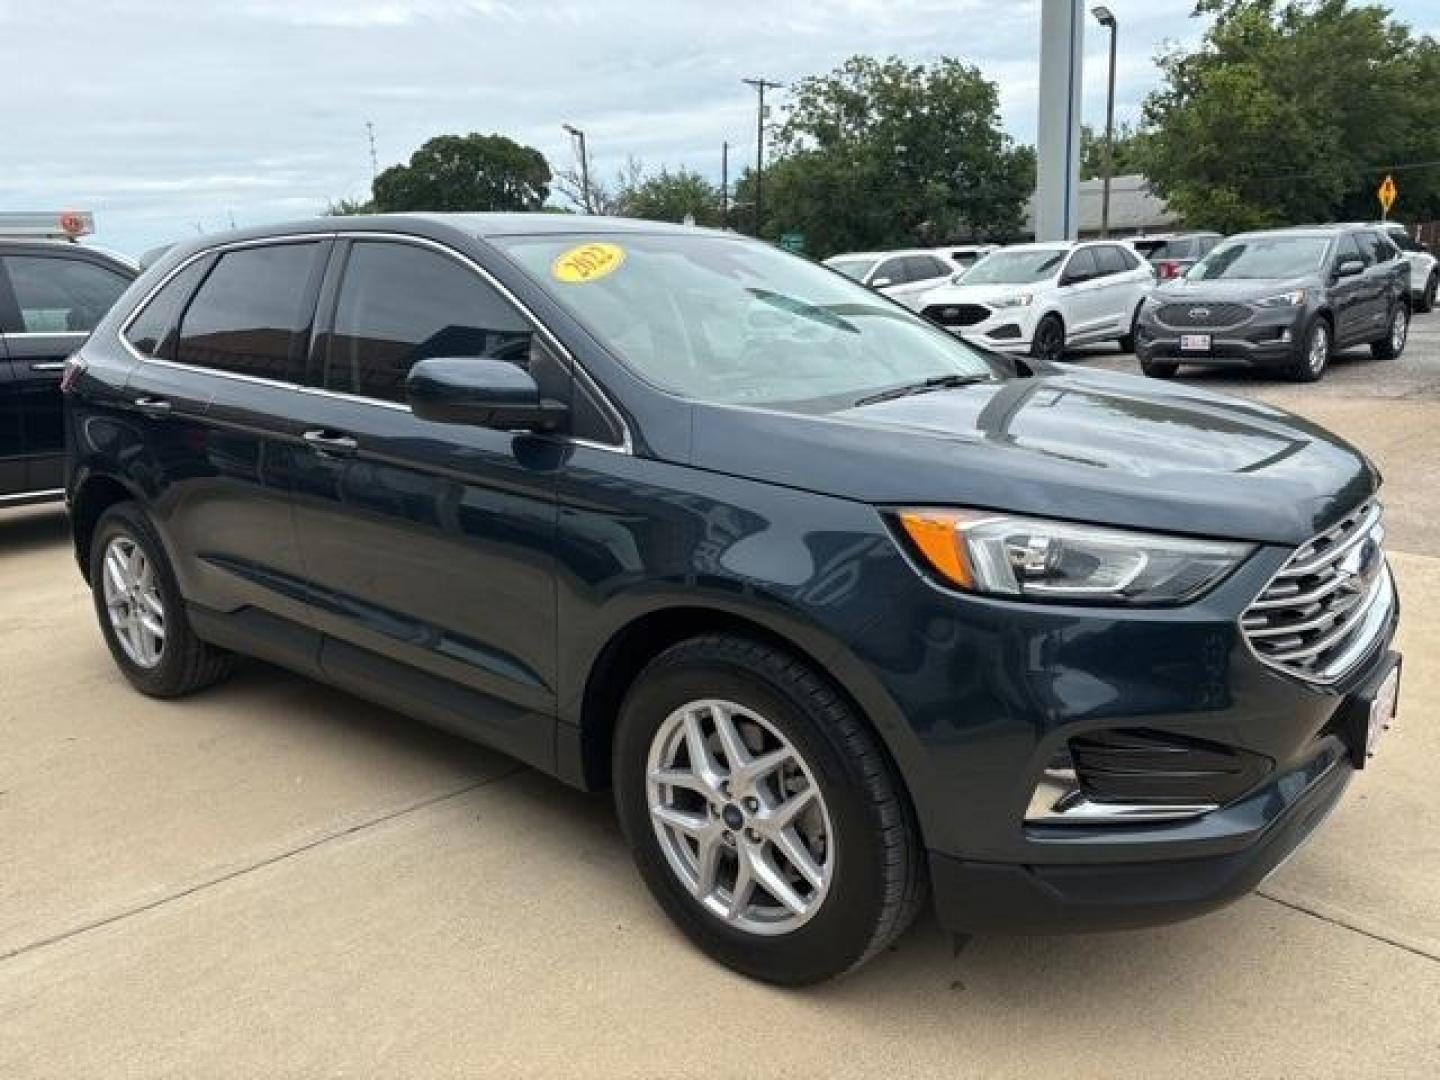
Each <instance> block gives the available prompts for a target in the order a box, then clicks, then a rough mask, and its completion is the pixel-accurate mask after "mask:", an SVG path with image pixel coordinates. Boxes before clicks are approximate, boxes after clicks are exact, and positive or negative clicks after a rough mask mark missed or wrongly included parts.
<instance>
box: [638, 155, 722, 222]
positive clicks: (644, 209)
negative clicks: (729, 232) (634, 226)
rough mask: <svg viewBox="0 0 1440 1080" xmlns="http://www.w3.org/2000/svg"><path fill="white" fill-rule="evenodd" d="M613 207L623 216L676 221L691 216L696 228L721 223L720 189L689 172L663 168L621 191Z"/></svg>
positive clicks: (695, 173)
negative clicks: (615, 205)
mask: <svg viewBox="0 0 1440 1080" xmlns="http://www.w3.org/2000/svg"><path fill="white" fill-rule="evenodd" d="M616 204H617V207H616V212H617V213H619V214H621V215H623V216H625V217H635V218H646V219H648V220H651V221H675V222H679V221H684V220H685V215H686V214H690V215H692V216H693V217H694V218H695V224H697V225H710V226H714V225H719V224H720V188H719V187H718V186H717V185H715V184H712V183H711V182H710V181H709V180H707V179H705V177H703V176H701V175H700V174H699V173H697V172H695V171H693V170H691V169H684V168H681V169H677V170H676V171H675V172H671V171H670V170H669V169H666V168H663V167H662V168H661V170H660V171H659V172H658V173H654V174H652V175H650V176H648V177H645V178H644V179H641V180H639V181H638V182H636V183H634V184H633V185H631V186H629V187H626V188H624V189H622V190H621V191H620V192H619V194H618V195H617V197H616Z"/></svg>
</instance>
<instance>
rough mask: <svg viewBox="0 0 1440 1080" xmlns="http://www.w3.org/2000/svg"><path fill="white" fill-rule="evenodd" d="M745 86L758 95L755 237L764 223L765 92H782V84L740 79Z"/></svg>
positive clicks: (766, 80) (767, 80) (763, 80)
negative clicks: (762, 187) (751, 88)
mask: <svg viewBox="0 0 1440 1080" xmlns="http://www.w3.org/2000/svg"><path fill="white" fill-rule="evenodd" d="M740 81H741V82H743V83H744V84H745V85H746V86H753V87H755V90H756V91H757V93H759V95H760V102H759V107H758V108H757V110H756V112H755V235H756V236H759V235H760V223H761V222H762V221H764V220H765V219H764V217H763V215H762V209H763V206H764V202H763V197H762V194H761V182H762V179H763V176H764V172H765V91H766V90H783V89H784V88H785V84H784V83H778V82H771V81H770V80H769V79H741V80H740Z"/></svg>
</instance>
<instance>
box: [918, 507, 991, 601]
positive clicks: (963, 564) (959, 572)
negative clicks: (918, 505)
mask: <svg viewBox="0 0 1440 1080" xmlns="http://www.w3.org/2000/svg"><path fill="white" fill-rule="evenodd" d="M964 520H966V518H965V517H964V515H961V514H947V513H945V512H943V511H938V510H904V511H901V513H900V526H901V528H903V529H904V530H905V535H906V536H908V537H910V541H911V543H913V544H914V545H915V546H916V548H918V549H919V551H920V554H922V555H924V556H925V560H926V562H928V563H929V564H930V568H931V569H932V570H934V571H935V572H936V573H937V574H940V575H941V576H942V577H944V578H945V579H946V580H947V581H950V582H952V583H953V584H955V585H959V586H961V587H962V588H966V589H968V588H970V587H971V586H973V585H974V583H975V575H974V574H973V573H971V571H970V562H969V560H968V559H967V558H966V557H965V542H964V541H963V540H962V539H961V537H960V533H959V530H958V526H959V525H960V524H961V522H962V521H964Z"/></svg>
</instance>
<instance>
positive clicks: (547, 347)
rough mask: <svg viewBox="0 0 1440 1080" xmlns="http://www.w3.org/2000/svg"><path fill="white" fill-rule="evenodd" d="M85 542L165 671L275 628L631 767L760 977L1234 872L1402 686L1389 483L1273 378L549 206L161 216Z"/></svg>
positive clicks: (1138, 903) (80, 457)
mask: <svg viewBox="0 0 1440 1080" xmlns="http://www.w3.org/2000/svg"><path fill="white" fill-rule="evenodd" d="M65 384H66V387H67V391H68V399H67V400H68V425H67V430H68V440H69V476H68V497H69V501H70V509H71V513H72V517H73V522H74V534H75V551H76V555H77V557H78V559H79V563H80V567H81V569H82V571H83V572H84V574H85V575H86V577H87V579H88V581H89V583H90V586H91V588H92V590H93V592H94V596H95V606H96V611H97V614H98V616H99V622H100V627H101V630H102V631H103V633H104V635H105V639H106V641H107V643H108V644H109V647H110V649H111V651H112V653H113V654H114V656H115V660H116V662H117V663H118V664H119V665H120V667H121V669H122V670H123V671H124V673H125V675H126V676H127V677H128V678H129V680H130V681H131V682H132V683H133V684H134V685H135V686H136V687H137V688H138V689H140V690H141V691H143V692H145V693H148V694H152V695H155V696H158V697H175V696H178V695H181V694H186V693H189V692H191V691H194V690H197V689H199V688H200V687H203V686H205V685H206V684H208V683H211V682H213V681H214V680H216V679H218V678H220V677H221V676H222V675H223V674H224V673H225V671H226V670H227V668H228V667H229V665H230V662H231V658H232V656H233V655H234V654H236V653H243V654H249V655H251V656H258V657H262V658H264V659H266V660H269V661H273V662H275V663H278V664H282V665H284V666H286V667H289V668H292V669H294V670H296V671H300V672H303V673H305V674H308V675H311V676H313V677H315V678H317V679H323V680H326V681H328V682H330V683H333V684H335V685H337V686H342V687H344V688H346V689H348V690H350V691H353V692H355V693H358V694H361V695H364V696H367V697H369V698H373V699H374V700H376V701H378V702H382V703H384V704H387V705H390V706H393V707H395V708H396V709H400V710H402V711H404V712H407V713H410V714H412V715H414V716H417V717H420V718H422V719H425V720H428V721H430V722H433V723H435V724H439V725H441V726H443V727H446V728H449V729H451V730H453V731H456V732H459V733H461V734H463V735H466V736H469V737H471V738H474V739H477V740H480V741H482V742H485V743H487V744H489V745H491V746H494V747H498V748H499V749H501V750H503V751H505V752H506V753H508V754H511V755H513V756H514V757H516V758H518V759H520V760H522V761H524V762H527V763H529V764H531V765H533V766H535V767H536V768H539V769H542V770H544V771H546V772H548V773H551V774H554V775H555V776H558V777H560V778H561V779H563V780H565V781H567V782H569V783H571V784H575V785H578V786H581V787H585V788H598V787H602V786H606V785H609V786H611V787H612V788H613V790H614V794H615V802H616V806H617V810H618V814H619V818H620V822H621V825H622V828H623V830H624V833H625V835H626V837H627V839H628V841H629V843H630V845H631V847H632V848H633V850H634V852H635V857H636V861H637V863H638V865H639V868H640V871H641V873H642V874H643V876H644V878H645V880H646V881H647V883H648V884H649V886H650V888H651V889H652V890H653V892H654V894H655V896H656V897H657V899H658V901H659V902H660V903H661V904H662V905H663V906H664V908H665V909H666V910H667V911H668V912H669V913H670V915H671V916H672V917H673V918H674V919H675V920H676V922H678V923H679V925H680V926H681V927H682V928H684V930H685V931H686V932H687V933H688V934H689V935H690V936H691V937H692V938H693V939H694V940H695V941H696V942H697V943H699V944H700V945H701V946H702V947H703V948H704V949H706V950H707V951H708V952H709V953H710V954H711V955H713V956H715V957H717V958H718V959H720V960H722V961H723V962H725V963H727V964H729V965H731V966H733V967H735V968H737V969H739V970H741V971H743V972H746V973H748V974H751V975H754V976H757V977H759V978H762V979H767V980H771V981H775V982H781V983H804V982H811V981H814V980H818V979H822V978H826V977H829V976H834V975H837V974H840V973H843V972H845V971H848V970H850V969H853V968H854V967H856V966H857V965H859V964H861V963H862V962H864V961H865V960H866V959H867V958H869V957H871V956H873V955H874V954H875V953H876V952H877V951H879V950H880V949H882V948H884V947H885V946H886V944H887V943H889V942H890V941H892V940H893V939H894V938H895V937H896V936H897V935H898V934H899V933H900V932H901V931H902V930H904V928H905V926H906V925H907V924H908V922H909V921H910V919H911V917H912V916H913V915H914V914H915V912H916V911H917V910H918V909H919V908H920V907H921V905H922V903H923V902H924V900H925V898H926V896H927V893H933V896H934V902H935V905H936V907H937V909H938V912H939V915H940V918H941V920H942V922H943V923H944V925H946V926H948V927H951V928H953V929H955V930H957V931H962V932H982V931H1000V930H1022V931H1036V930H1074V929H1104V928H1115V927H1125V926H1134V925H1140V924H1144V923H1149V922H1155V921H1161V920H1166V919H1174V918H1180V917H1183V916H1187V915H1193V914H1196V913H1199V912H1202V911H1205V910H1207V909H1210V908H1213V907H1215V906H1217V905H1219V904H1221V903H1223V902H1225V901H1227V900H1230V899H1232V898H1234V897H1236V896H1239V895H1241V894H1243V893H1244V892H1245V891H1247V890H1248V889H1250V888H1251V887H1253V886H1254V885H1255V883H1256V882H1258V881H1259V880H1260V879H1261V878H1262V877H1263V876H1264V875H1265V874H1266V873H1268V872H1269V871H1270V870H1271V869H1272V868H1273V867H1275V866H1276V865H1277V864H1278V863H1279V862H1280V861H1281V860H1282V859H1283V858H1284V857H1285V856H1286V855H1287V854H1289V853H1290V852H1291V851H1292V850H1294V848H1295V847H1296V846H1297V845H1298V844H1299V843H1300V842H1301V841H1302V840H1304V838H1305V837H1306V836H1307V835H1308V834H1309V833H1310V831H1311V830H1312V829H1313V828H1314V827H1315V826H1316V824H1317V823H1318V822H1319V821H1320V819H1321V818H1322V817H1323V816H1324V815H1325V813H1326V812H1327V811H1328V810H1329V809H1330V808H1331V807H1332V806H1333V805H1334V804H1335V802H1336V801H1337V800H1338V799H1339V798H1340V795H1341V792H1342V791H1343V789H1344V788H1345V786H1346V784H1347V783H1348V782H1349V780H1350V778H1351V776H1352V773H1353V772H1354V770H1355V769H1356V768H1358V767H1361V766H1363V765H1364V763H1365V760H1366V757H1367V755H1368V753H1369V752H1370V750H1371V748H1372V746H1373V743H1374V740H1375V737H1376V735H1377V734H1378V732H1379V731H1380V730H1382V729H1383V727H1384V726H1385V724H1386V723H1387V722H1388V721H1389V719H1390V717H1391V715H1392V713H1393V710H1394V703H1395V700H1396V693H1397V684H1398V675H1399V658H1398V657H1397V656H1396V655H1395V654H1394V653H1392V652H1391V651H1390V642H1391V638H1392V635H1393V632H1394V627H1395V620H1396V617H1397V611H1398V603H1397V600H1396V596H1395V591H1394V586H1393V584H1392V580H1391V576H1390V572H1389V569H1388V567H1387V565H1386V562H1385V557H1384V553H1383V550H1382V539H1383V527H1382V525H1381V509H1380V504H1379V502H1378V500H1377V487H1378V484H1379V478H1378V477H1377V475H1376V473H1375V471H1374V469H1373V468H1372V467H1371V466H1370V465H1369V463H1368V462H1367V461H1366V459H1365V458H1364V456H1363V455H1361V454H1360V453H1359V452H1358V451H1356V450H1355V449H1353V448H1352V447H1350V446H1348V445H1346V444H1345V443H1343V442H1341V441H1340V440H1339V439H1337V438H1335V437H1333V436H1331V435H1329V434H1327V433H1326V432H1324V431H1322V430H1320V429H1319V428H1317V427H1315V426H1313V425H1311V424H1308V423H1306V422H1305V421H1303V420H1299V419H1297V418H1295V417H1292V416H1289V415H1287V414H1285V413H1283V412H1280V411H1279V410H1276V409H1273V408H1270V407H1268V406H1265V405H1260V404H1254V403H1248V402H1240V401H1232V400H1229V399H1226V398H1223V397H1219V396H1216V395H1214V394H1209V393H1205V392H1202V391H1199V390H1194V389H1188V388H1183V387H1175V386H1171V385H1162V384H1157V383H1154V382H1152V381H1147V380H1144V379H1139V378H1130V377H1126V376H1121V375H1114V374H1105V373H1099V372H1088V371H1081V370H1074V369H1061V368H1055V367H1050V366H1047V365H1045V364H1042V363H1039V362H1037V361H1030V360H1021V359H1018V358H1014V357H1005V356H999V355H993V354H990V353H988V352H985V351H982V350H979V349H977V348H975V347H973V346H971V345H967V344H965V343H963V342H961V341H958V340H956V339H955V338H953V337H951V336H950V335H948V334H946V333H945V332H944V331H942V330H940V329H938V328H936V327H933V326H931V325H929V324H928V323H927V322H925V321H924V320H923V319H921V318H919V317H918V316H916V315H914V314H912V313H910V312H909V311H907V310H905V309H904V308H902V307H900V306H899V305H896V304H894V303H892V302H890V301H888V300H886V299H885V298H883V297H880V296H877V295H875V294H874V293H872V292H870V291H868V290H866V289H864V288H862V287H861V286H859V285H856V284H854V283H853V282H850V281H848V280H847V279H845V278H844V277H842V276H840V275H838V274H835V273H832V272H831V271H828V270H826V269H824V268H822V267H820V266H817V265H814V264H812V263H810V262H807V261H806V260H804V259H801V258H798V257H795V256H792V255H789V254H786V253H784V252H781V251H778V250H775V249H773V248H771V247H769V246H767V245H764V244H760V243H757V242H754V241H751V240H747V239H744V238H740V237H735V236H731V235H725V234H720V233H712V232H706V231H703V230H696V229H684V228H674V227H666V226H661V225H654V224H650V223H640V222H624V221H617V220H606V219H587V218H574V217H560V216H553V217H552V216H545V215H536V216H525V215H513V216H511V215H493V216H492V215H475V216H459V215H456V216H434V217H429V216H407V217H376V218H354V219H334V218H332V219H326V220H324V221H320V222H313V223H308V224H303V225H297V226H292V227H287V228H278V229H268V230H264V231H252V232H245V233H236V234H232V235H229V236H226V237H206V238H204V239H203V240H197V241H195V242H192V243H190V244H188V245H185V246H182V247H179V248H177V249H175V250H173V251H171V252H169V253H168V254H166V255H165V256H164V257H163V258H162V259H161V260H160V261H159V262H158V263H157V264H156V265H155V266H153V267H152V268H151V269H149V270H148V271H147V272H146V273H145V274H144V275H143V277H142V278H141V279H140V281H139V282H137V283H136V285H135V286H134V287H133V288H132V289H131V290H130V291H129V292H128V293H127V294H126V295H125V297H123V298H122V300H121V301H120V303H119V304H117V306H116V307H115V309H114V310H113V311H112V313H111V314H110V315H109V317H107V318H106V320H105V321H104V323H103V324H102V325H101V326H100V327H99V329H98V330H97V331H96V332H95V334H94V335H93V336H92V338H91V339H90V340H89V342H88V343H87V344H86V345H85V347H84V349H83V350H82V352H81V353H80V354H79V355H78V356H77V357H76V358H75V359H74V360H73V361H72V363H71V366H70V369H69V370H68V371H67V373H66V380H65Z"/></svg>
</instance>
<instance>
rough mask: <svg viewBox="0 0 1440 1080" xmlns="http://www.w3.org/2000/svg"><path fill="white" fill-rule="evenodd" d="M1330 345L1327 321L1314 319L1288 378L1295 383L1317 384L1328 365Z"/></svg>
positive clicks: (1322, 318)
mask: <svg viewBox="0 0 1440 1080" xmlns="http://www.w3.org/2000/svg"><path fill="white" fill-rule="evenodd" d="M1330 344H1331V331H1330V322H1329V320H1328V319H1325V318H1324V317H1320V318H1317V319H1315V321H1314V322H1312V323H1311V324H1310V329H1309V330H1308V331H1306V333H1305V337H1304V340H1303V341H1302V343H1301V348H1300V354H1299V355H1298V356H1297V357H1296V358H1295V363H1294V364H1292V365H1291V367H1290V377H1291V378H1292V379H1294V380H1295V381H1296V382H1319V381H1320V378H1321V377H1322V376H1323V375H1324V374H1325V367H1326V365H1328V364H1329V363H1330Z"/></svg>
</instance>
